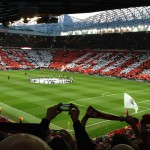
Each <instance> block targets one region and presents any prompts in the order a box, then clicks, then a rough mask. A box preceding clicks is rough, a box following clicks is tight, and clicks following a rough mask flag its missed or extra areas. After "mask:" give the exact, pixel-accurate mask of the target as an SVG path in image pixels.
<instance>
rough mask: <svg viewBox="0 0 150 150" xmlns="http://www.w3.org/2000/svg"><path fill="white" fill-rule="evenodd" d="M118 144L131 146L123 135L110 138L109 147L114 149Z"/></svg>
mask: <svg viewBox="0 0 150 150" xmlns="http://www.w3.org/2000/svg"><path fill="white" fill-rule="evenodd" d="M118 144H127V145H131V142H130V141H129V139H128V138H127V137H126V136H125V135H123V134H115V135H114V136H113V138H112V143H111V147H114V146H116V145H118Z"/></svg>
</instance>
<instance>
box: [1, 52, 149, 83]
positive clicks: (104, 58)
mask: <svg viewBox="0 0 150 150" xmlns="http://www.w3.org/2000/svg"><path fill="white" fill-rule="evenodd" d="M62 67H64V69H63V70H66V71H73V72H81V73H85V74H90V75H93V74H97V75H105V76H115V77H120V78H128V79H136V80H147V81H150V53H149V51H129V50H124V51H113V50H111V51H102V50H87V49H83V50H76V49H72V50H66V49H52V50H49V49H36V50H35V49H33V50H20V49H1V50H0V68H1V69H4V68H9V69H35V68H52V69H58V70H62Z"/></svg>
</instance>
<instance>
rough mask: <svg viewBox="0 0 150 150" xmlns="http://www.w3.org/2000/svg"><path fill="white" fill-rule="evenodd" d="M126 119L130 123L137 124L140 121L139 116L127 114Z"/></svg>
mask: <svg viewBox="0 0 150 150" xmlns="http://www.w3.org/2000/svg"><path fill="white" fill-rule="evenodd" d="M125 121H126V123H128V124H129V125H136V124H137V123H138V122H139V120H138V119H137V118H135V117H132V116H126V117H125Z"/></svg>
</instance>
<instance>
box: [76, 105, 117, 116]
mask: <svg viewBox="0 0 150 150" xmlns="http://www.w3.org/2000/svg"><path fill="white" fill-rule="evenodd" d="M74 104H76V105H79V106H82V107H85V108H87V106H85V105H80V104H78V103H74ZM96 110H98V111H101V110H99V109H96ZM101 112H103V113H107V114H110V113H109V112H106V111H101ZM111 114H112V113H111ZM112 115H116V114H112Z"/></svg>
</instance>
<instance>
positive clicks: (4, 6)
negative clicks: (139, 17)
mask: <svg viewBox="0 0 150 150" xmlns="http://www.w3.org/2000/svg"><path fill="white" fill-rule="evenodd" d="M149 5H150V1H149V0H32V1H31V0H0V22H7V21H15V20H19V19H20V18H21V17H34V16H35V15H36V16H40V15H48V16H52V15H60V14H72V13H85V12H95V11H102V10H110V9H119V8H128V7H139V6H149Z"/></svg>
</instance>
